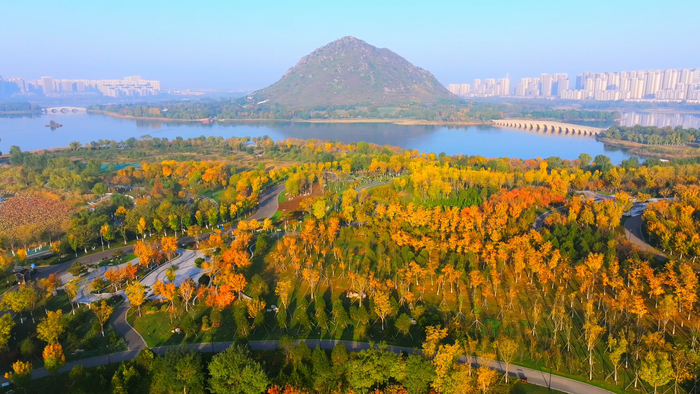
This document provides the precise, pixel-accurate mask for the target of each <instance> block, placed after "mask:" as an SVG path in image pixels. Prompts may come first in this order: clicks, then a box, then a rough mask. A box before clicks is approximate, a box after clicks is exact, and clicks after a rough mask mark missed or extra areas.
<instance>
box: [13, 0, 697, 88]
mask: <svg viewBox="0 0 700 394" xmlns="http://www.w3.org/2000/svg"><path fill="white" fill-rule="evenodd" d="M67 5H68V6H66V7H55V4H54V3H50V2H48V1H47V0H28V1H23V2H6V3H5V4H3V5H2V11H3V15H4V18H3V27H4V29H3V34H2V35H0V48H2V53H3V56H2V57H1V58H0V74H2V75H3V76H17V75H24V77H25V78H31V79H35V78H40V77H41V76H44V75H57V76H61V77H63V78H68V79H77V78H86V79H99V78H103V76H117V75H151V76H157V77H158V79H160V80H161V81H162V82H163V85H164V86H167V87H168V88H169V89H185V88H197V89H222V90H230V89H234V90H237V89H247V90H255V89H259V88H262V87H265V86H268V85H270V84H272V83H274V82H276V81H277V80H279V78H280V77H281V76H282V75H283V74H284V73H285V72H286V71H287V69H289V68H290V67H292V66H294V64H296V62H297V61H298V59H299V58H300V57H302V56H304V55H306V54H308V53H310V52H312V51H313V50H314V49H316V48H318V47H320V46H322V45H324V44H325V43H328V42H331V41H333V40H335V39H338V38H340V37H343V36H347V35H351V36H355V37H358V38H361V39H363V40H365V41H367V42H368V43H370V44H372V45H374V46H377V47H380V48H388V49H390V50H392V51H394V52H396V53H397V54H399V55H401V56H403V57H405V58H406V59H407V60H409V61H410V62H411V63H413V64H415V65H417V66H419V67H421V68H423V69H426V70H429V71H430V72H432V73H433V74H434V75H435V76H436V77H437V79H438V80H439V81H440V82H441V83H443V84H448V83H450V82H451V81H455V80H470V81H471V80H473V79H474V78H480V76H487V75H493V76H494V77H496V76H498V77H499V78H502V77H503V76H504V75H505V74H506V73H510V76H511V78H514V79H516V80H517V79H519V78H522V77H527V76H536V75H539V74H540V73H541V72H542V71H547V72H550V73H553V72H554V71H558V70H561V71H562V72H566V73H568V74H569V75H576V74H578V73H581V72H584V71H586V70H630V69H634V68H640V69H661V68H682V67H687V66H689V65H695V64H700V52H698V51H694V50H692V49H691V48H692V45H691V43H692V40H693V37H695V36H696V35H697V33H696V32H695V27H694V26H695V20H694V17H693V15H698V14H700V3H698V2H693V1H689V0H669V1H668V2H667V3H665V5H664V7H665V8H666V9H669V10H682V12H676V13H674V19H673V23H660V21H659V12H658V7H657V6H655V5H654V4H651V3H639V2H633V1H628V0H620V1H616V2H603V1H595V0H593V1H586V2H581V1H572V2H565V3H561V2H556V1H554V0H545V1H538V2H517V1H508V0H501V1H496V2H474V1H466V2H453V1H441V2H430V3H420V2H418V3H417V2H412V3H411V4H410V6H406V4H405V3H404V2H398V1H393V0H389V1H386V2H381V3H380V4H377V3H375V2H368V1H363V0H360V1H357V2H353V3H347V4H345V3H328V2H320V1H313V0H312V1H309V2H305V3H303V4H274V5H272V4H267V5H259V4H255V3H246V2H242V3H241V2H222V1H210V2H205V3H203V4H199V5H198V6H197V7H191V5H190V4H189V3H185V2H183V1H177V0H175V1H171V2H168V3H163V2H158V1H156V2H147V3H143V2H136V1H130V0H126V1H122V2H110V3H105V4H91V3H85V2H81V3H77V2H75V3H73V2H71V1H70V0H69V2H68V3H67ZM72 5H75V6H72ZM42 9H44V10H49V9H50V10H51V12H37V11H38V10H42ZM603 10H604V12H603ZM30 16H31V17H30ZM56 21H62V23H56ZM49 59H50V61H47V60H49Z"/></svg>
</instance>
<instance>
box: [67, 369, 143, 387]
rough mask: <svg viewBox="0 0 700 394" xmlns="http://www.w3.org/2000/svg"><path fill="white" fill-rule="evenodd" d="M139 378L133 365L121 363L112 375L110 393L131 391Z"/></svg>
mask: <svg viewBox="0 0 700 394" xmlns="http://www.w3.org/2000/svg"><path fill="white" fill-rule="evenodd" d="M71 372H72V371H71ZM139 378H140V374H139V371H138V370H137V369H136V368H134V366H133V365H130V366H128V367H127V365H126V364H121V365H120V366H119V368H117V370H116V371H115V372H114V375H113V376H112V393H114V394H129V393H130V392H133V390H134V389H133V386H134V385H135V383H136V382H138V380H139Z"/></svg>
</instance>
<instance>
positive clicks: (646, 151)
mask: <svg viewBox="0 0 700 394" xmlns="http://www.w3.org/2000/svg"><path fill="white" fill-rule="evenodd" d="M598 141H600V142H602V143H603V144H604V145H605V146H612V147H616V148H623V149H625V150H627V152H629V153H631V154H633V155H636V156H640V157H643V158H654V159H690V158H694V157H700V149H697V148H692V147H690V146H687V145H682V146H673V145H645V144H640V143H638V142H632V141H623V140H613V139H610V138H598Z"/></svg>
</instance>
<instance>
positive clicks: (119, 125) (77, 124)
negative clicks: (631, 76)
mask: <svg viewBox="0 0 700 394" xmlns="http://www.w3.org/2000/svg"><path fill="white" fill-rule="evenodd" d="M51 120H53V121H56V122H58V123H61V124H63V127H61V128H58V129H56V130H51V129H50V128H48V127H45V126H46V125H47V124H48V123H49V122H50V121H51ZM145 135H150V136H151V137H158V138H168V139H171V140H172V139H175V138H176V137H182V138H191V137H199V136H202V135H204V136H222V137H225V138H227V137H245V136H249V137H259V136H263V135H267V136H269V137H271V138H273V139H274V140H276V141H278V140H282V139H287V138H300V139H308V138H317V139H325V140H335V141H342V142H345V143H349V142H359V141H366V142H372V143H375V144H379V145H392V146H400V147H402V148H404V149H418V150H419V151H421V152H434V153H440V152H445V153H446V154H448V155H456V154H460V153H461V154H465V155H481V156H485V157H511V158H521V159H528V158H536V157H542V158H547V157H550V156H559V157H561V158H563V159H575V158H578V156H579V155H580V154H581V153H588V154H589V155H591V156H592V157H595V156H596V155H599V154H605V155H607V156H608V157H610V159H611V160H612V162H613V163H619V162H620V161H621V160H624V159H626V158H629V157H631V156H630V155H628V154H626V153H625V152H624V151H621V150H619V149H609V148H606V147H605V146H604V145H603V144H602V143H600V142H598V141H596V140H595V138H594V137H584V136H570V135H558V134H554V135H552V134H542V133H539V132H529V131H523V130H513V129H507V128H499V127H493V126H464V127H454V126H399V125H393V124H382V123H365V124H362V123H344V124H343V123H295V122H265V123H251V122H245V123H241V122H238V123H233V122H216V123H213V124H203V123H200V122H182V123H175V122H160V121H150V120H132V119H120V118H114V117H110V116H105V115H99V114H90V113H87V114H86V113H80V114H47V115H36V116H11V117H10V116H6V117H0V138H1V139H2V140H1V141H0V151H2V152H4V153H7V152H9V150H10V146H12V145H17V146H19V147H20V148H21V149H22V150H23V151H30V150H37V149H47V148H57V147H66V146H68V144H69V143H70V142H72V141H79V142H81V143H83V144H84V143H86V142H91V141H98V140H101V139H105V140H116V141H120V140H126V139H128V138H130V137H135V138H140V137H142V136H145Z"/></svg>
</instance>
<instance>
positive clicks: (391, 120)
mask: <svg viewBox="0 0 700 394" xmlns="http://www.w3.org/2000/svg"><path fill="white" fill-rule="evenodd" d="M87 112H88V113H92V114H100V115H105V116H111V117H113V118H120V119H132V120H152V121H159V122H177V123H179V122H182V123H190V122H200V123H203V122H202V119H171V118H154V117H145V116H130V115H120V114H115V113H113V112H107V111H96V110H88V111H87ZM215 122H222V123H234V122H243V123H245V122H252V123H258V122H260V123H265V122H268V123H272V122H287V123H388V124H395V125H399V126H479V125H487V124H490V122H484V121H478V120H475V121H471V122H443V121H429V120H420V119H398V118H387V119H370V118H355V119H215V120H214V122H212V123H215Z"/></svg>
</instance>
